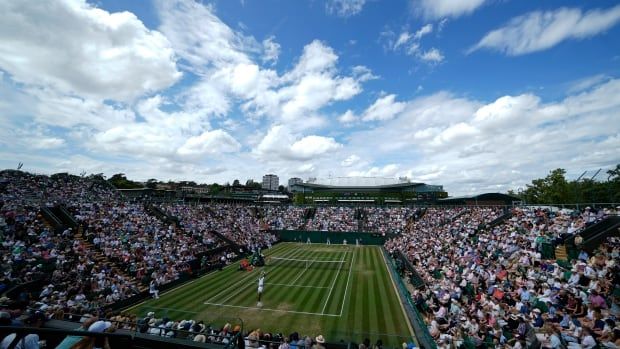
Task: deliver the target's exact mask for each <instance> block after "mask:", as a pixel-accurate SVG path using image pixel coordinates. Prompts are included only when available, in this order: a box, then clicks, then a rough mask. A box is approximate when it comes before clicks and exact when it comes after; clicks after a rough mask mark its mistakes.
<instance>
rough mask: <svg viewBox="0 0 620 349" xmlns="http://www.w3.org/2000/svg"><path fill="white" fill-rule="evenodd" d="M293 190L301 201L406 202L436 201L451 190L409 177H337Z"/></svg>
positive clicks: (296, 185)
mask: <svg viewBox="0 0 620 349" xmlns="http://www.w3.org/2000/svg"><path fill="white" fill-rule="evenodd" d="M290 191H291V192H292V193H293V194H294V195H295V200H296V202H297V203H306V204H308V203H358V204H360V203H368V204H406V203H413V202H420V203H422V202H426V203H431V202H435V201H436V200H438V199H441V198H445V197H447V196H448V193H447V192H445V191H444V190H443V186H441V185H429V184H425V183H415V182H410V181H409V180H408V179H407V178H401V179H395V178H386V177H337V178H324V179H320V180H313V181H310V182H307V183H297V184H294V185H292V186H291V188H290Z"/></svg>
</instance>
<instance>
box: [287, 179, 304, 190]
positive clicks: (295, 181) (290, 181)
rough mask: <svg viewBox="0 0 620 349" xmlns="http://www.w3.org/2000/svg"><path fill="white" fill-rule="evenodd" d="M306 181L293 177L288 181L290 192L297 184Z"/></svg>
mask: <svg viewBox="0 0 620 349" xmlns="http://www.w3.org/2000/svg"><path fill="white" fill-rule="evenodd" d="M303 182H304V181H303V180H302V179H301V178H299V177H293V178H289V179H288V190H289V191H291V187H292V186H293V185H295V184H301V183H303Z"/></svg>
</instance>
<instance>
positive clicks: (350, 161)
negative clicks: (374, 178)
mask: <svg viewBox="0 0 620 349" xmlns="http://www.w3.org/2000/svg"><path fill="white" fill-rule="evenodd" d="M361 160H362V158H360V157H359V156H357V155H355V154H353V155H350V156H349V157H347V158H346V159H344V160H342V162H341V163H340V165H341V166H343V167H351V166H353V165H355V164H357V163H358V162H359V161H361Z"/></svg>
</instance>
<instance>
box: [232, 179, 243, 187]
mask: <svg viewBox="0 0 620 349" xmlns="http://www.w3.org/2000/svg"><path fill="white" fill-rule="evenodd" d="M240 186H241V184H240V183H239V180H238V179H235V180H234V181H233V187H240Z"/></svg>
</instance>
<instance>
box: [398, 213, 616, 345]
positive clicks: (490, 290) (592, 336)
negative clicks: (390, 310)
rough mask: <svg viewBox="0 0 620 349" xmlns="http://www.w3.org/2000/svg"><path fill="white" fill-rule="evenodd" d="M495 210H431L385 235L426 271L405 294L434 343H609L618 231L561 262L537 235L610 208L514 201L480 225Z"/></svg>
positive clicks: (551, 234) (554, 236) (572, 226)
mask: <svg viewBox="0 0 620 349" xmlns="http://www.w3.org/2000/svg"><path fill="white" fill-rule="evenodd" d="M500 213H501V212H499V211H497V210H496V209H492V208H468V209H467V210H466V211H465V212H464V213H460V214H456V215H452V213H448V212H443V213H442V214H439V213H438V212H435V211H431V210H429V211H428V212H426V214H425V215H424V216H423V217H422V219H420V220H419V221H417V222H416V223H415V224H414V225H413V226H412V227H411V231H408V232H406V233H405V234H402V235H401V236H399V237H398V238H395V239H392V240H391V241H388V242H387V243H386V248H387V249H388V250H389V251H391V252H396V251H397V250H400V251H401V252H403V253H404V254H405V255H406V256H407V258H408V259H409V260H410V261H411V262H412V264H413V265H414V267H415V270H416V271H417V273H418V274H419V275H420V276H421V277H422V279H423V280H424V283H425V285H426V288H420V289H416V290H415V291H414V292H413V294H412V300H413V302H414V303H415V304H416V306H417V307H418V309H419V310H420V311H421V312H422V313H423V314H424V316H425V318H426V320H427V323H428V327H429V332H430V334H431V336H432V337H433V338H434V339H435V340H436V342H437V344H438V346H439V347H440V348H450V347H456V348H458V347H461V346H464V347H465V348H474V347H476V348H481V347H487V348H488V347H496V348H497V347H504V348H523V347H526V345H531V344H532V343H533V342H536V341H538V342H539V343H542V344H543V345H544V346H545V347H547V348H554V349H556V348H587V349H591V348H593V347H595V346H596V345H597V344H600V345H605V346H608V347H610V348H617V347H618V345H619V344H620V342H619V332H618V316H620V307H619V305H618V300H619V299H618V289H617V285H618V283H619V282H620V280H619V279H618V278H619V275H620V273H619V270H618V269H619V268H618V261H619V260H620V259H619V254H620V244H619V242H620V241H618V240H614V239H611V240H609V241H608V242H607V243H605V244H603V245H601V246H600V247H599V249H597V250H596V251H594V252H593V253H592V254H588V253H586V252H585V251H582V252H581V254H580V255H579V259H577V260H573V261H572V262H571V263H570V264H569V265H564V266H562V265H561V264H558V263H557V262H556V261H555V260H550V259H543V257H542V254H541V252H542V244H543V242H554V241H556V242H557V241H558V239H559V240H564V239H566V238H567V237H569V236H572V235H575V234H579V232H580V230H581V229H583V228H584V227H585V226H586V225H588V224H592V223H594V222H596V220H597V219H601V218H603V217H604V215H605V214H609V213H613V212H611V211H610V210H606V211H603V210H601V211H600V213H594V212H593V210H590V208H587V209H586V210H584V211H583V212H562V211H557V212H551V211H550V210H547V209H543V208H538V209H536V208H533V209H529V208H515V209H513V210H512V217H511V218H510V219H509V220H507V221H506V222H504V223H503V224H500V225H498V226H495V227H492V228H489V229H485V226H484V223H488V222H490V221H492V220H493V219H494V218H495V217H497V216H499V215H500ZM446 214H447V216H446ZM450 215H452V218H449V217H448V216H450ZM440 216H443V217H440ZM446 218H447V219H446ZM614 287H616V288H614ZM614 291H615V293H614Z"/></svg>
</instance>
